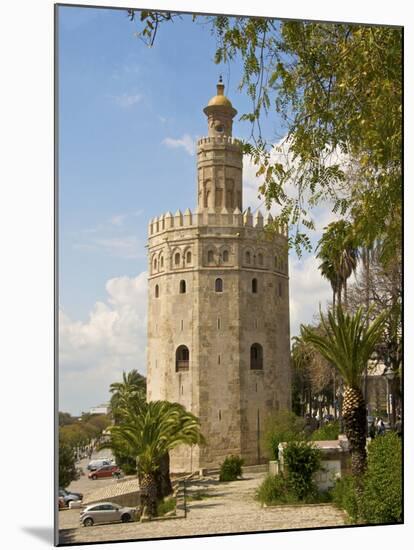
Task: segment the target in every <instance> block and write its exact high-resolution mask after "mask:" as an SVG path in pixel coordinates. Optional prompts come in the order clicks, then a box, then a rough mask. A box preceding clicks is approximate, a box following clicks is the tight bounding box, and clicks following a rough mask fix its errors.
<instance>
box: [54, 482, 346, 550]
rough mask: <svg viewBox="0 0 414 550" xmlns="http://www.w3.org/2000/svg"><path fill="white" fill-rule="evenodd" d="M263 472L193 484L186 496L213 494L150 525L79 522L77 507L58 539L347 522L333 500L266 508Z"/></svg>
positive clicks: (65, 515) (65, 517)
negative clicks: (261, 495)
mask: <svg viewBox="0 0 414 550" xmlns="http://www.w3.org/2000/svg"><path fill="white" fill-rule="evenodd" d="M263 476H264V474H262V473H261V474H246V477H245V478H244V479H243V480H239V481H235V482H231V483H219V482H218V481H217V479H214V478H207V479H201V480H196V481H193V482H191V484H189V485H188V488H187V495H188V494H189V495H191V494H192V493H195V492H201V493H202V494H207V495H209V497H208V498H205V499H203V500H191V501H190V502H188V504H187V518H177V519H165V520H156V521H152V522H149V523H139V522H134V523H126V524H124V523H122V524H112V525H96V526H93V527H80V526H79V510H68V511H64V512H60V514H59V516H60V517H59V523H60V528H61V530H60V542H61V544H65V543H72V544H73V543H78V542H94V541H96V542H103V541H111V540H124V539H138V540H139V539H146V538H161V537H174V536H189V535H190V536H191V535H202V534H220V533H237V532H252V531H255V532H259V531H269V530H278V529H303V528H306V527H327V526H339V525H344V524H345V515H344V514H343V513H342V512H341V511H339V510H337V509H336V508H335V507H334V506H332V505H330V504H319V505H306V506H277V507H268V508H262V507H261V506H260V504H259V503H258V502H256V501H255V500H253V496H254V491H255V489H256V487H257V486H258V485H259V483H260V482H261V480H262V479H263Z"/></svg>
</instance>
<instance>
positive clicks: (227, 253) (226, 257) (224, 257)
mask: <svg viewBox="0 0 414 550" xmlns="http://www.w3.org/2000/svg"><path fill="white" fill-rule="evenodd" d="M228 261H229V251H228V250H224V252H223V262H224V263H227V262H228Z"/></svg>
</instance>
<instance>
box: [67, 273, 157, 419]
mask: <svg viewBox="0 0 414 550" xmlns="http://www.w3.org/2000/svg"><path fill="white" fill-rule="evenodd" d="M106 291H107V298H106V300H105V301H104V302H101V301H100V302H96V303H95V305H94V307H93V308H92V310H91V312H90V313H89V318H88V320H87V321H85V322H82V321H75V320H72V319H71V318H70V317H69V316H68V315H67V314H66V313H65V311H64V310H63V309H61V310H60V312H59V378H60V380H59V392H60V410H69V411H71V412H74V413H79V412H80V411H81V410H87V409H88V408H89V407H91V406H93V405H96V404H97V403H101V402H103V401H105V400H107V399H108V398H109V393H108V388H109V385H110V384H111V383H112V382H114V381H117V380H120V378H121V375H122V371H129V370H131V369H138V370H139V371H140V372H141V373H143V374H145V370H146V359H145V350H146V327H147V273H146V272H142V273H140V274H139V275H138V276H137V277H116V278H114V279H110V280H108V281H107V283H106Z"/></svg>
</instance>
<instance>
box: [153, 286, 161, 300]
mask: <svg viewBox="0 0 414 550" xmlns="http://www.w3.org/2000/svg"><path fill="white" fill-rule="evenodd" d="M154 294H155V297H156V298H158V297H159V295H160V287H159V286H158V285H155V292H154Z"/></svg>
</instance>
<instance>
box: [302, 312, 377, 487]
mask: <svg viewBox="0 0 414 550" xmlns="http://www.w3.org/2000/svg"><path fill="white" fill-rule="evenodd" d="M334 313H336V315H335V314H334ZM386 314H387V312H384V313H383V314H381V315H379V316H378V317H377V318H376V319H375V320H374V321H373V322H372V323H371V324H369V322H368V316H369V312H366V313H365V315H364V314H363V308H359V309H358V310H357V312H356V313H355V315H350V314H348V313H344V311H343V310H342V307H341V306H338V307H337V309H336V312H332V311H329V312H328V318H327V319H326V318H325V317H324V316H323V315H322V313H321V323H322V326H323V327H324V330H325V334H318V333H317V332H316V331H315V330H313V329H311V328H309V327H306V326H304V325H302V326H301V335H302V338H303V339H304V340H305V342H309V343H310V344H312V345H313V346H314V347H315V348H316V349H317V350H318V351H319V352H320V353H321V355H323V356H324V357H325V359H327V360H328V361H330V362H331V363H332V364H333V365H335V367H336V368H337V370H338V371H339V373H340V375H341V377H342V379H343V382H344V384H345V391H344V396H343V420H344V425H345V434H346V436H347V438H348V441H349V445H350V451H351V463H352V473H353V475H354V476H355V478H356V479H357V480H361V479H362V474H363V472H364V471H365V468H366V451H365V445H366V407H365V400H364V397H363V393H362V377H363V373H364V370H365V365H366V364H367V362H368V359H369V358H370V357H371V355H372V352H373V351H374V348H375V346H376V344H377V343H378V342H379V340H380V338H381V336H382V333H383V331H384V326H385V321H386Z"/></svg>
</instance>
